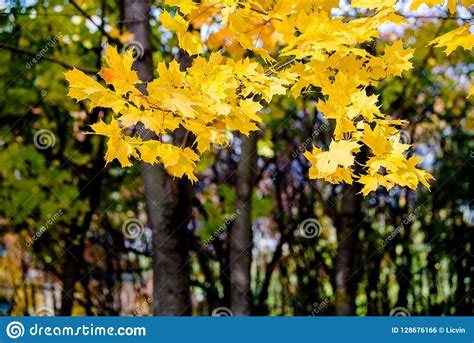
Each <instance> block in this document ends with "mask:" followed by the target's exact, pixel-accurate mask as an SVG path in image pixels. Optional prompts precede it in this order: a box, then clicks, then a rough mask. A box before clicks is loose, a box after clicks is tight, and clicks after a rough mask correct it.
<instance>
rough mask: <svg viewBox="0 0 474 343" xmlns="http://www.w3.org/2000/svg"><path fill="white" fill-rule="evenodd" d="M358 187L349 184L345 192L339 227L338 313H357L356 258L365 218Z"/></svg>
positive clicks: (337, 264)
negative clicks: (360, 231) (361, 226)
mask: <svg viewBox="0 0 474 343" xmlns="http://www.w3.org/2000/svg"><path fill="white" fill-rule="evenodd" d="M358 191H359V189H358V187H356V186H355V185H352V186H349V190H348V191H347V192H346V194H344V197H343V200H342V201H343V204H342V213H341V215H340V220H339V225H338V228H337V240H338V244H339V245H338V247H337V257H336V280H335V281H336V297H337V300H336V315H338V316H353V315H355V310H356V306H355V296H356V290H357V282H356V278H355V275H353V274H354V270H355V268H354V267H355V258H356V251H357V242H358V234H359V230H358V228H359V226H360V225H362V224H361V221H362V220H363V216H362V212H361V206H362V198H361V195H360V194H357V192H358Z"/></svg>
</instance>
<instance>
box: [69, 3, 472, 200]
mask: <svg viewBox="0 0 474 343" xmlns="http://www.w3.org/2000/svg"><path fill="white" fill-rule="evenodd" d="M395 2H396V0H373V1H368V0H353V1H352V6H353V7H355V8H362V9H364V10H367V11H365V12H364V13H367V15H366V16H365V17H360V18H353V19H350V20H349V19H343V18H336V17H334V16H333V15H332V14H331V9H332V8H334V7H338V4H339V1H338V0H331V1H327V0H324V1H323V0H304V1H303V0H301V1H286V0H275V1H263V0H254V1H237V0H225V1H224V0H222V1H201V2H200V3H197V2H195V1H193V0H180V1H177V0H166V4H167V5H169V6H171V7H170V8H171V9H174V8H176V7H177V8H176V9H178V8H179V11H178V10H174V11H173V10H171V11H166V10H165V11H163V12H162V14H161V16H160V20H161V23H162V25H163V26H164V27H165V28H166V29H168V30H171V31H174V32H175V33H176V35H177V38H178V41H179V47H180V48H181V49H183V50H185V51H186V52H187V53H188V54H189V55H191V56H193V57H194V58H193V62H192V65H191V66H190V67H189V68H187V69H186V70H185V71H182V70H180V66H179V64H178V63H177V62H176V61H172V62H171V63H169V64H166V63H164V62H161V63H159V64H158V67H157V71H158V75H159V76H158V77H157V78H156V79H154V80H153V81H151V82H148V83H146V92H142V91H140V90H139V89H138V88H137V85H138V84H141V83H142V82H141V81H140V79H139V78H138V75H137V73H136V72H135V71H134V70H133V69H132V64H133V53H132V52H131V51H128V52H126V53H125V54H124V55H123V56H121V55H120V54H118V52H117V51H116V49H115V48H113V47H111V46H108V47H107V48H106V53H105V57H104V59H105V62H106V64H107V66H106V67H104V68H103V69H102V70H101V71H100V73H99V75H100V76H101V77H102V79H103V80H104V81H105V83H106V84H107V85H108V86H110V87H109V88H107V87H104V86H102V85H101V84H100V83H98V82H97V81H95V80H94V79H92V78H90V77H88V76H87V75H85V74H84V73H82V72H81V71H79V70H77V69H73V70H72V71H69V72H67V73H66V78H67V80H68V81H69V83H70V92H69V95H70V96H71V97H73V98H75V99H77V100H78V101H80V100H86V99H87V100H89V101H90V106H91V107H107V108H111V109H112V110H113V112H114V113H115V114H116V116H115V117H114V118H112V120H111V122H110V123H108V124H106V123H104V122H102V121H100V122H98V123H96V124H94V125H92V130H93V131H94V133H95V134H98V135H103V136H107V137H109V141H108V151H107V154H106V156H105V159H106V162H110V161H112V160H114V159H117V160H118V161H119V162H120V163H121V165H122V166H123V167H127V166H130V165H131V162H130V159H131V158H132V157H133V158H136V159H139V160H143V161H145V162H148V163H162V164H163V165H164V167H165V168H166V170H167V171H168V172H169V173H170V174H171V175H173V176H176V177H182V176H184V175H186V176H187V177H188V178H189V179H191V180H192V181H196V180H197V178H196V175H195V167H196V163H197V162H198V161H199V159H200V154H202V153H203V152H205V151H206V150H209V149H210V146H211V144H216V145H225V144H226V143H227V140H228V135H227V134H226V133H227V132H231V131H237V132H240V133H243V134H246V135H247V134H249V132H251V131H255V130H258V124H259V123H261V121H262V119H261V117H260V116H259V113H258V112H259V111H260V110H261V109H262V108H263V107H264V106H266V105H268V104H269V103H270V102H271V101H272V99H273V98H274V97H275V96H277V95H286V94H288V95H291V96H293V97H295V98H300V97H304V96H306V94H307V93H309V92H316V93H318V94H319V97H318V102H317V104H316V106H317V108H318V110H319V111H321V112H322V113H323V114H324V115H325V117H326V118H327V119H330V120H334V121H335V124H336V125H335V131H334V134H333V140H332V143H331V144H330V146H329V150H328V151H322V150H321V149H319V148H317V147H314V148H313V150H312V151H307V152H306V153H305V154H304V155H305V156H306V157H307V158H308V160H309V161H310V163H311V168H310V171H309V174H310V175H309V176H310V178H321V179H324V180H326V181H328V182H332V183H339V182H346V183H349V184H350V183H352V182H354V181H355V182H359V183H361V184H363V189H362V193H363V194H368V193H369V192H370V191H373V190H375V189H377V187H378V186H384V187H386V188H387V189H390V188H392V187H394V186H396V185H402V186H408V187H410V188H413V189H415V188H416V187H417V185H418V184H419V183H422V184H424V185H425V186H426V187H429V184H428V181H429V180H430V179H432V176H431V175H430V174H428V173H427V172H425V171H423V170H422V169H419V168H417V167H416V165H417V164H418V163H419V162H420V161H421V159H420V158H417V157H408V154H407V151H408V150H409V148H410V146H409V145H407V144H403V143H401V142H400V129H399V127H400V126H401V125H402V124H404V122H403V121H400V120H390V119H389V118H386V116H385V115H384V114H383V113H382V112H381V111H380V109H379V106H378V105H377V103H378V96H377V95H376V94H373V93H374V92H373V90H374V89H376V87H377V85H378V83H379V82H380V81H382V80H384V79H385V78H387V77H399V76H401V74H402V72H403V71H405V70H408V69H410V68H412V64H411V62H410V59H411V58H412V57H413V49H410V48H404V46H403V43H402V41H401V40H397V41H395V42H394V43H393V44H392V45H387V46H386V47H385V49H384V51H383V54H382V55H380V56H376V55H374V54H373V53H371V51H370V49H367V46H370V42H371V41H374V40H375V39H377V38H378V37H379V32H378V30H377V28H378V27H379V26H380V25H382V24H384V23H386V22H394V23H396V24H401V23H405V19H404V18H403V17H401V16H400V15H398V14H397V13H396V12H395V10H394V8H395ZM418 2H419V1H415V3H414V4H413V6H417V4H418ZM425 2H426V1H425ZM434 2H436V1H428V3H429V4H433V3H434ZM438 2H440V1H438ZM418 5H419V4H418ZM204 26H207V27H211V26H213V27H217V28H218V29H217V30H213V31H214V32H213V33H212V34H210V35H209V36H208V37H206V38H205V39H202V36H203V35H201V30H202V28H203V27H204ZM465 31H466V29H464V28H462V29H460V31H459V32H453V33H450V34H451V35H452V36H447V37H440V38H439V39H438V40H437V41H434V42H433V44H437V45H438V46H446V47H447V52H448V53H449V52H450V51H452V49H454V47H453V46H450V44H451V43H450V39H451V38H453V37H454V38H456V37H459V36H463V35H465ZM461 43H462V44H458V45H462V46H463V47H464V48H466V49H467V48H468V46H469V44H471V45H472V43H466V42H464V41H463V42H461ZM256 56H258V57H259V58H256ZM262 61H263V62H262ZM138 123H142V124H143V125H144V127H145V128H146V129H148V130H150V131H153V132H154V133H155V134H156V139H151V140H142V139H141V138H140V136H138V135H136V134H134V133H133V128H134V127H135V126H136V125H137V124H138ZM180 127H182V128H184V129H186V130H188V131H189V132H191V133H192V134H193V136H194V137H195V140H194V145H193V146H192V147H185V146H176V145H174V144H173V143H171V142H168V141H165V140H163V139H162V137H164V136H165V135H169V134H172V133H173V132H174V131H175V130H177V129H178V128H180ZM363 146H365V147H367V149H366V150H367V151H368V156H366V159H365V160H364V161H362V163H363V164H362V165H360V164H361V161H357V160H356V155H357V153H358V152H359V151H360V150H361V149H362V148H363ZM356 164H359V165H360V168H359V167H358V168H356Z"/></svg>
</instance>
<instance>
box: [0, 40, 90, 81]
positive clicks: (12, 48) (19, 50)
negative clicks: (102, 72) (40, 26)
mask: <svg viewBox="0 0 474 343" xmlns="http://www.w3.org/2000/svg"><path fill="white" fill-rule="evenodd" d="M0 49H2V50H8V51H12V52H16V53H20V54H25V55H29V56H33V57H36V56H37V55H38V53H37V52H34V51H30V50H25V49H22V48H18V47H16V46H12V45H8V44H4V45H0ZM41 59H42V60H46V61H49V62H53V63H56V64H59V65H60V66H63V67H64V68H66V69H72V68H73V67H75V66H73V65H71V64H69V63H67V62H64V61H61V60H59V59H57V58H54V57H51V56H43V57H41ZM75 68H76V69H78V70H80V71H83V72H84V73H87V74H96V73H97V72H98V70H96V69H89V68H86V67H75Z"/></svg>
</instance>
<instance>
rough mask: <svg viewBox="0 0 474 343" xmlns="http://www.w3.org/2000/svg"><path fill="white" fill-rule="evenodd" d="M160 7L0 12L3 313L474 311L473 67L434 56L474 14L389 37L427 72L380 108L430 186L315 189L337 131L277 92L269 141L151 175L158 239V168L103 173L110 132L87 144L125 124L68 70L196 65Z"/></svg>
mask: <svg viewBox="0 0 474 343" xmlns="http://www.w3.org/2000/svg"><path fill="white" fill-rule="evenodd" d="M164 7H166V6H165V5H164V4H163V3H162V2H160V1H153V2H150V3H147V1H146V0H121V1H111V0H95V1H91V0H71V1H66V0H48V1H35V0H27V1H5V0H3V1H0V11H1V13H0V88H1V92H0V118H1V120H0V313H2V314H3V315H90V316H93V315H150V314H156V315H162V314H165V315H170V314H172V315H246V314H251V315H302V316H308V315H389V314H391V315H472V314H473V313H472V309H473V304H472V278H473V277H472V276H473V275H474V273H473V251H472V244H473V242H474V239H473V238H474V232H473V224H474V204H473V202H472V198H473V194H474V191H473V175H474V141H473V139H472V138H473V133H474V110H473V107H472V101H471V102H469V100H467V93H468V92H469V89H470V87H471V86H472V72H473V70H474V64H473V62H474V61H473V55H472V51H471V52H469V51H465V50H462V49H458V50H456V51H455V52H453V53H452V54H451V55H449V57H447V56H446V55H445V54H443V53H442V51H441V49H436V48H432V47H426V44H427V43H428V42H429V41H430V40H431V39H433V37H435V36H436V35H439V34H441V33H445V32H448V31H450V30H452V29H453V28H455V27H457V26H459V25H461V24H463V23H466V22H472V21H473V19H472V13H473V12H472V10H469V9H464V10H459V11H458V15H457V16H456V17H453V16H452V15H451V16H450V15H449V14H448V13H447V11H445V10H444V9H442V8H437V9H436V10H435V11H433V12H429V11H425V12H423V11H420V13H417V12H414V13H406V16H407V18H408V19H409V20H410V22H411V23H412V24H411V25H403V26H402V27H400V26H395V25H393V26H391V25H386V26H385V27H384V30H383V32H382V35H381V41H387V40H394V39H396V38H398V37H402V38H403V39H404V41H405V42H406V43H407V44H409V45H410V46H413V47H416V48H417V50H416V53H415V58H414V60H413V63H414V68H413V69H411V70H410V71H408V72H404V74H403V78H398V77H397V78H390V79H388V80H386V81H385V82H384V83H383V85H382V87H380V89H379V90H378V91H379V92H380V99H381V106H382V108H383V111H384V112H385V113H388V114H391V115H392V116H393V117H394V118H397V119H406V120H408V121H409V122H410V124H409V125H407V126H406V127H404V134H403V137H402V138H403V139H404V143H412V144H414V145H413V150H412V153H414V154H417V155H420V156H423V157H424V158H425V161H424V165H423V167H424V168H426V169H427V170H428V171H429V172H430V173H432V174H433V176H434V177H435V178H436V181H435V182H433V183H432V189H431V191H428V190H426V189H422V188H420V189H419V190H418V192H415V191H411V190H408V189H406V188H396V189H392V190H391V191H389V192H387V191H385V190H383V191H382V190H379V191H377V192H373V193H371V194H369V196H367V197H365V198H363V197H362V196H360V195H359V194H357V193H358V191H359V189H357V187H356V186H348V185H332V184H329V183H326V182H323V181H314V180H312V181H309V179H308V168H309V165H308V162H307V160H306V159H305V158H304V157H303V152H304V151H305V150H307V149H309V148H310V147H311V146H312V145H313V144H314V145H317V146H320V147H325V148H327V146H328V144H329V143H330V137H331V134H330V133H331V132H332V130H333V129H334V128H333V123H332V122H330V121H329V122H328V121H325V120H324V119H323V118H322V116H321V114H320V113H319V112H318V110H317V108H316V107H315V105H314V104H315V101H314V99H312V98H311V94H307V96H305V97H304V98H303V99H302V100H301V101H295V100H294V99H292V98H290V97H280V98H278V99H277V101H273V102H272V104H271V105H270V107H269V108H268V109H267V110H266V111H265V113H264V125H262V127H261V130H260V131H259V132H258V133H255V134H252V135H251V136H250V138H249V139H244V140H243V139H242V137H239V136H235V137H234V138H233V140H232V144H230V145H229V146H227V147H225V148H219V149H217V148H216V149H214V150H213V152H212V153H209V154H207V155H206V156H205V158H204V159H203V160H204V162H203V163H201V165H200V167H199V175H198V178H199V181H198V182H197V183H196V184H194V185H191V184H190V183H189V182H186V181H184V180H182V181H178V180H173V179H171V178H169V177H165V176H163V175H162V174H163V173H164V172H163V170H162V169H160V167H156V168H155V169H156V171H157V175H158V177H157V178H156V179H155V181H156V182H165V183H167V184H168V187H169V189H170V193H169V194H167V195H166V196H165V200H166V201H161V202H160V208H159V209H156V210H155V209H151V210H150V211H151V213H154V212H153V211H161V212H163V211H168V212H169V213H161V214H160V213H159V215H163V216H165V217H166V220H167V225H166V227H151V225H150V224H149V220H148V217H149V216H148V215H147V199H148V206H149V204H150V202H151V203H153V202H152V201H153V199H156V197H158V196H159V194H158V195H157V194H150V190H149V189H148V190H145V188H144V181H143V174H146V171H147V169H146V166H145V167H144V166H140V164H139V163H135V165H134V166H133V167H131V168H127V169H122V168H120V167H119V166H118V165H117V164H115V163H112V164H109V165H107V166H105V163H104V157H103V156H104V143H105V140H104V138H103V137H98V136H94V137H93V136H90V135H86V134H84V132H87V131H89V130H90V129H89V125H90V124H91V123H94V122H96V121H97V118H105V117H108V116H110V115H111V113H109V111H108V110H105V109H102V110H101V109H96V110H93V111H91V112H89V111H88V109H87V106H84V104H82V103H80V104H76V103H75V102H74V101H73V100H72V99H71V98H69V97H67V96H66V94H67V93H68V87H67V83H66V81H65V79H64V75H63V73H64V72H65V71H67V70H69V69H71V68H72V66H76V67H77V68H79V69H81V70H83V71H85V72H87V73H89V74H91V75H92V74H95V73H96V72H97V71H98V70H99V68H100V65H101V63H102V62H101V57H102V54H103V51H104V47H105V44H106V43H108V44H112V45H114V46H117V47H118V48H119V50H122V51H124V50H125V49H127V48H130V47H135V48H136V54H137V55H138V56H137V57H139V58H140V59H152V61H153V63H154V65H156V63H157V62H159V61H171V60H173V59H178V60H179V61H180V63H181V64H183V63H184V64H185V63H187V62H189V56H183V52H182V51H180V50H178V49H177V48H176V46H177V39H176V37H175V36H174V35H173V34H171V33H170V32H169V31H167V30H165V29H163V27H162V25H161V23H160V22H159V14H160V12H161V9H162V8H164ZM166 8H168V7H166ZM471 9H472V7H471ZM340 15H341V16H344V15H351V16H354V15H357V13H344V12H343V11H342V12H341V14H340ZM206 20H207V19H206V17H205V16H203V18H202V25H206V24H207V22H206ZM220 38H221V42H222V37H220ZM210 39H214V40H215V41H216V42H215V44H219V37H216V36H213V35H211V37H210ZM226 44H230V45H231V44H232V42H230V43H229V42H227V43H226ZM372 48H373V51H374V53H377V51H379V50H378V49H379V47H378V46H377V45H375V46H374V47H372ZM203 77H205V75H203ZM471 100H472V98H471ZM415 141H416V142H415ZM151 171H152V172H153V171H154V169H153V170H151ZM160 173H161V174H160ZM145 178H146V175H145ZM150 199H151V200H150ZM248 242H250V244H247V243H248ZM153 289H154V291H153Z"/></svg>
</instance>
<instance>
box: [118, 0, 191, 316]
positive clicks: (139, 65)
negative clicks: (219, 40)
mask: <svg viewBox="0 0 474 343" xmlns="http://www.w3.org/2000/svg"><path fill="white" fill-rule="evenodd" d="M149 12H150V5H149V4H148V2H147V1H146V0H125V1H124V19H125V22H126V23H127V27H128V31H129V32H130V33H132V34H133V35H134V40H135V41H136V42H137V43H139V44H140V45H141V46H140V45H138V46H139V49H142V51H140V54H138V59H137V61H136V62H135V63H134V68H135V69H136V70H137V72H138V75H139V77H140V79H141V80H142V81H150V80H152V79H153V62H152V54H151V39H150V22H149V19H150V18H149ZM141 131H143V130H141ZM142 136H143V137H142V138H144V139H147V138H148V139H149V138H150V137H152V135H150V133H149V132H144V134H143V135H142ZM141 167H142V175H143V182H144V185H145V197H146V204H147V210H148V221H149V225H150V227H151V228H152V231H153V314H154V315H175V316H179V315H190V314H191V300H190V290H189V270H190V269H189V265H188V263H189V235H188V232H187V226H188V225H187V224H188V222H189V218H190V215H191V200H192V185H191V184H190V182H189V181H188V180H184V179H182V180H174V179H173V178H171V177H170V176H169V175H168V174H167V173H166V171H165V170H164V169H163V167H162V166H161V165H150V164H147V163H141Z"/></svg>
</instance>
